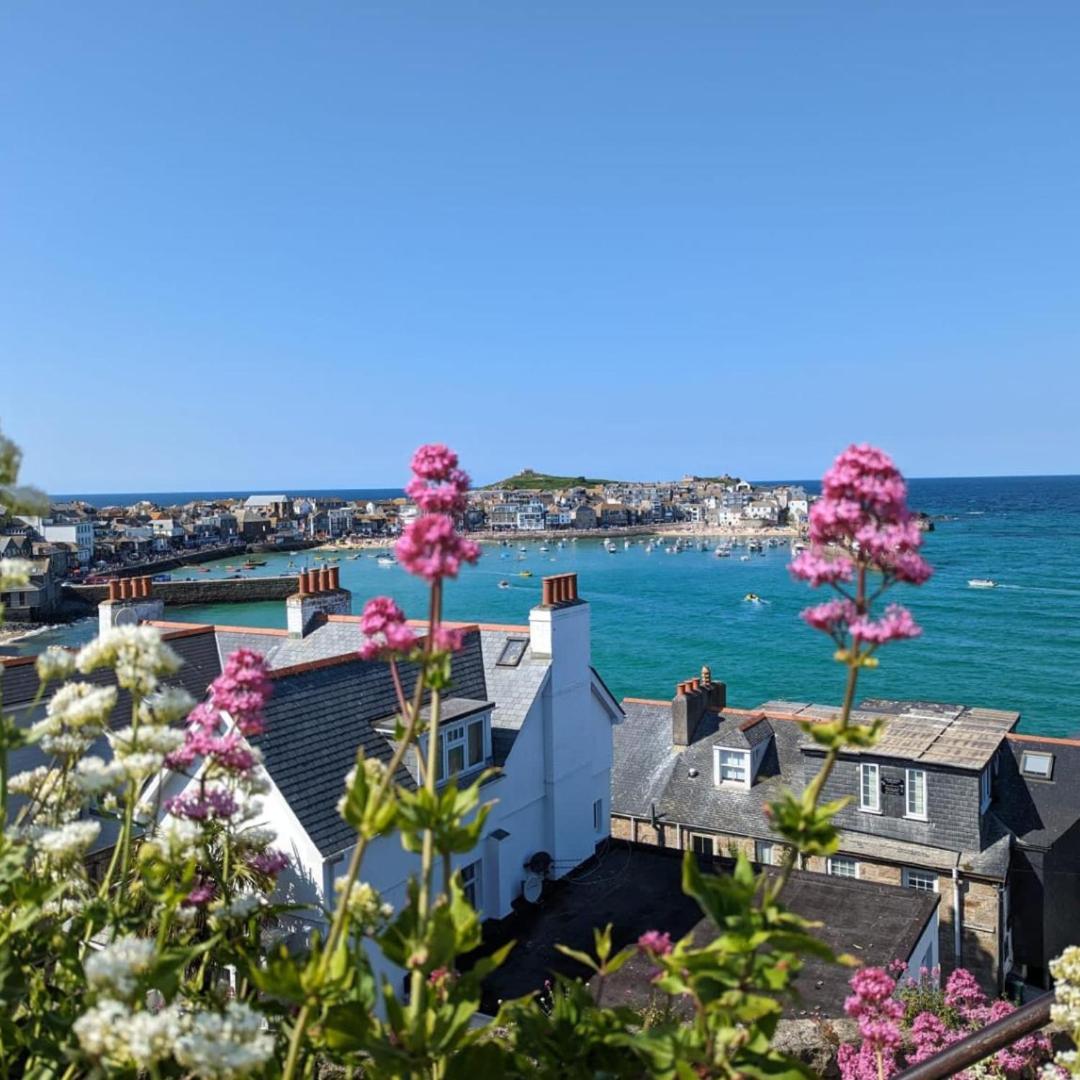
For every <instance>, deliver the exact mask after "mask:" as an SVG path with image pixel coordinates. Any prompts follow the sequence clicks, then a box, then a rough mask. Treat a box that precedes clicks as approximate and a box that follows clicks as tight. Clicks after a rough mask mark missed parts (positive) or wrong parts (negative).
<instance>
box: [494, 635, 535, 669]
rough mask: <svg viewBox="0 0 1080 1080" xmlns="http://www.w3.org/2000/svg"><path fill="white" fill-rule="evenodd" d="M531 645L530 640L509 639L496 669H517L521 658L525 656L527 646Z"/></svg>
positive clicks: (496, 663)
mask: <svg viewBox="0 0 1080 1080" xmlns="http://www.w3.org/2000/svg"><path fill="white" fill-rule="evenodd" d="M528 644H529V639H528V638H513V637H512V638H507V639H506V644H505V645H504V646H503V650H502V652H501V653H500V654H499V659H498V660H496V661H495V666H496V667H517V666H518V664H520V663H521V658H522V657H523V656H524V655H525V646H526V645H528Z"/></svg>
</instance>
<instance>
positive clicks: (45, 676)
mask: <svg viewBox="0 0 1080 1080" xmlns="http://www.w3.org/2000/svg"><path fill="white" fill-rule="evenodd" d="M34 666H35V668H36V669H37V675H38V678H39V679H40V680H41V681H42V682H43V683H47V682H53V681H55V680H60V679H66V678H68V677H69V676H70V675H73V674H74V673H75V654H74V653H73V652H71V651H70V650H68V649H63V648H61V647H60V646H59V645H50V646H49V647H48V648H47V649H46V650H45V651H44V652H43V653H41V654H39V656H38V658H37V660H35V661H34Z"/></svg>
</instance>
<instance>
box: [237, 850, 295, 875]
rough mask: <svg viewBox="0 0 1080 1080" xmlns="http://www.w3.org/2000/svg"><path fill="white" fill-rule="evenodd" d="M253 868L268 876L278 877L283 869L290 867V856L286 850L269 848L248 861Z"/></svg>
mask: <svg viewBox="0 0 1080 1080" xmlns="http://www.w3.org/2000/svg"><path fill="white" fill-rule="evenodd" d="M247 863H248V866H250V867H251V869H252V870H256V871H258V872H259V873H260V874H265V875H266V876H267V877H275V878H276V877H277V876H278V874H280V873H281V872H282V871H283V870H286V869H288V866H289V856H288V855H286V854H285V852H284V851H276V850H275V849H273V848H267V849H266V850H265V851H260V852H259V853H258V854H257V855H252V856H251V858H250V859H248V861H247Z"/></svg>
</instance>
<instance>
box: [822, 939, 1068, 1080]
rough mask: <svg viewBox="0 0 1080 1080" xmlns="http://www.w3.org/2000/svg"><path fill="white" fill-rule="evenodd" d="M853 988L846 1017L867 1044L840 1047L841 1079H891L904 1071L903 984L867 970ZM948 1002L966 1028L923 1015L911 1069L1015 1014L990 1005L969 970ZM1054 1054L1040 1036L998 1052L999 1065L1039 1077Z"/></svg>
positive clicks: (957, 977)
mask: <svg viewBox="0 0 1080 1080" xmlns="http://www.w3.org/2000/svg"><path fill="white" fill-rule="evenodd" d="M905 967H906V965H905V964H904V962H903V961H901V960H897V961H894V962H893V963H892V964H890V965H889V970H890V971H892V972H894V973H896V974H901V973H902V971H903V970H904V968H905ZM935 970H936V969H935ZM932 975H933V973H931V972H929V971H927V970H926V969H923V972H922V973H921V977H932ZM851 988H852V991H853V993H852V995H851V997H849V998H848V999H847V1000H846V1001H845V1003H844V1011H845V1012H846V1013H847V1014H848V1015H849V1016H851V1017H854V1018H855V1019H857V1020H858V1022H859V1034H860V1035H861V1036H862V1040H863V1041H862V1043H861V1044H860V1045H859V1046H851V1045H848V1046H842V1047H840V1049H839V1051H838V1053H837V1062H838V1064H839V1066H840V1074H841V1076H842V1077H843V1080H879V1078H881V1077H888V1076H891V1075H893V1073H895V1072H896V1071H897V1070H898V1069H899V1067H900V1064H899V1062H898V1060H897V1054H898V1051H899V1048H900V1046H901V1045H902V1041H903V1034H902V1031H901V1021H902V1019H903V1016H904V1005H903V1003H902V1002H901V1001H899V1000H897V998H896V996H895V994H896V989H897V984H896V982H895V981H894V980H893V979H892V978H891V977H890V976H889V974H887V973H886V972H885V971H883V970H882V969H880V968H864V969H862V970H861V971H859V972H857V973H856V974H855V975H854V976H853V977H852V979H851ZM943 1002H944V1004H945V1006H947V1007H948V1008H949V1009H951V1010H954V1011H955V1014H957V1015H959V1017H960V1020H961V1022H962V1023H961V1026H959V1027H950V1026H949V1025H948V1024H947V1023H946V1022H945V1020H944V1019H942V1017H940V1016H938V1015H937V1014H935V1013H933V1012H929V1011H924V1012H921V1013H919V1014H918V1016H916V1017H915V1018H914V1020H913V1021H912V1022H911V1026H910V1029H909V1035H910V1042H911V1048H910V1049H909V1050H908V1052H907V1054H906V1061H905V1063H904V1064H905V1065H915V1064H918V1063H919V1062H921V1061H925V1060H926V1059H927V1058H930V1057H933V1056H934V1055H935V1054H937V1053H940V1052H941V1051H942V1050H944V1049H946V1048H947V1047H948V1046H950V1045H951V1044H952V1043H955V1042H957V1041H959V1040H960V1039H963V1038H965V1037H966V1036H967V1035H970V1034H971V1033H972V1032H973V1031H977V1030H980V1029H981V1028H983V1027H985V1026H986V1025H987V1024H990V1023H993V1022H994V1021H995V1020H1000V1019H1002V1018H1003V1017H1005V1016H1008V1015H1009V1014H1010V1013H1011V1012H1013V1010H1014V1008H1015V1006H1013V1005H1012V1004H1010V1003H1009V1002H1008V1001H1000V1000H999V1001H994V1002H990V1001H989V1000H988V999H987V997H986V995H985V994H984V993H983V991H982V988H981V987H980V986H979V984H978V982H977V981H976V980H975V977H974V976H973V975H972V974H971V972H970V971H967V970H965V969H964V968H957V969H956V970H955V971H954V972H953V973H952V974H951V975H950V976H949V980H948V983H947V984H946V987H945V993H944V995H943ZM1049 1054H1050V1044H1049V1041H1048V1040H1047V1039H1046V1037H1045V1036H1043V1035H1041V1034H1035V1035H1030V1036H1026V1037H1025V1038H1023V1039H1020V1040H1018V1041H1017V1042H1015V1043H1013V1044H1012V1045H1011V1046H1009V1047H1006V1048H1005V1049H1004V1050H1000V1051H998V1053H997V1054H996V1055H995V1056H994V1062H995V1064H996V1065H997V1066H998V1067H999V1068H1000V1069H1001V1071H1002V1072H1003V1073H1005V1074H1006V1075H1008V1076H1016V1075H1021V1074H1027V1073H1030V1074H1032V1075H1033V1074H1034V1073H1035V1072H1036V1071H1037V1066H1038V1065H1039V1063H1040V1062H1042V1061H1045V1060H1046V1059H1047V1058H1048V1057H1049ZM959 1075H960V1077H961V1080H970V1078H971V1076H972V1075H973V1074H971V1073H961V1074H959Z"/></svg>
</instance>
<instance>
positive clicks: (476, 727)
mask: <svg viewBox="0 0 1080 1080" xmlns="http://www.w3.org/2000/svg"><path fill="white" fill-rule="evenodd" d="M487 722H488V721H487V716H479V717H477V718H476V719H474V720H469V721H468V722H466V723H461V724H457V725H455V726H452V727H447V728H445V729H444V730H443V731H442V732H441V733H440V734H439V755H438V758H437V762H438V766H439V769H438V779H439V780H440V781H442V780H446V779H447V778H448V777H451V776H457V775H458V773H463V772H468V771H470V770H471V769H477V768H479V767H480V766H481V765H483V764H484V762H485V761H486V760H487Z"/></svg>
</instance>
